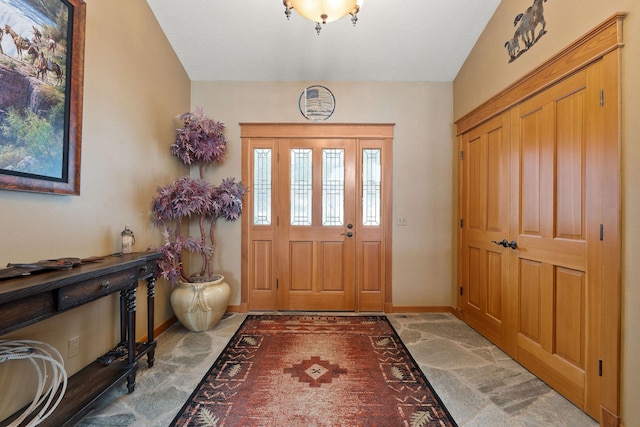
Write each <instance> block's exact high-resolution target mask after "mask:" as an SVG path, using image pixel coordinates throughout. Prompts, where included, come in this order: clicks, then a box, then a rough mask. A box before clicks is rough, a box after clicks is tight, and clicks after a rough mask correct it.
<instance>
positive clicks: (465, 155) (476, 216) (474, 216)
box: [459, 113, 510, 346]
mask: <svg viewBox="0 0 640 427" xmlns="http://www.w3.org/2000/svg"><path fill="white" fill-rule="evenodd" d="M509 118H510V117H509V114H508V113H505V114H502V115H500V116H497V117H496V118H494V119H492V120H490V121H488V122H486V123H484V124H482V125H480V126H478V127H477V128H475V129H473V130H471V131H469V132H467V133H466V134H464V135H463V136H462V141H461V154H460V157H461V160H460V161H461V172H462V174H461V175H462V206H461V209H462V214H461V218H463V220H462V221H463V222H462V224H461V226H462V251H461V283H460V287H461V289H460V304H459V307H460V308H461V309H462V318H463V320H464V321H465V322H467V323H469V324H470V325H471V326H473V327H474V328H475V329H477V330H478V331H480V332H481V333H482V334H483V335H484V336H486V337H487V338H489V339H490V340H491V341H493V342H494V343H495V344H497V345H499V346H502V345H503V337H504V331H505V330H504V322H505V308H506V298H507V297H506V293H507V284H508V280H509V252H510V249H509V248H508V247H506V246H505V243H504V242H508V241H509V240H507V239H508V238H509V179H510V176H509V161H510V157H509V150H510V144H509V138H510V131H509V129H510V123H509Z"/></svg>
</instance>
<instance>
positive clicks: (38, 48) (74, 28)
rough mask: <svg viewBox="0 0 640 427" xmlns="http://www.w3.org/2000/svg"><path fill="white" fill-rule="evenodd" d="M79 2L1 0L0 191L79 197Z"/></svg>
mask: <svg viewBox="0 0 640 427" xmlns="http://www.w3.org/2000/svg"><path fill="white" fill-rule="evenodd" d="M85 7H86V4H85V2H84V1H83V0H37V1H36V0H11V1H6V0H0V16H2V17H3V18H4V20H5V22H2V23H1V26H0V189H4V190H18V191H36V192H44V193H53V194H74V195H78V194H80V147H81V139H82V138H81V135H82V89H83V67H84V34H85V12H86V11H85Z"/></svg>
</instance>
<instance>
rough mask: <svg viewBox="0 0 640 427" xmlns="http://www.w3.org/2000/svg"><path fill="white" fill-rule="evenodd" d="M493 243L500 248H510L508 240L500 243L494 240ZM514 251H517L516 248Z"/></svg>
mask: <svg viewBox="0 0 640 427" xmlns="http://www.w3.org/2000/svg"><path fill="white" fill-rule="evenodd" d="M491 243H495V244H496V245H498V246H503V247H505V248H508V247H509V241H508V240H507V239H502V240H501V241H499V242H496V241H495V240H492V241H491ZM513 243H515V242H513ZM514 249H515V248H514Z"/></svg>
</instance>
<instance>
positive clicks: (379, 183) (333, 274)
mask: <svg viewBox="0 0 640 427" xmlns="http://www.w3.org/2000/svg"><path fill="white" fill-rule="evenodd" d="M242 137H243V175H242V180H243V182H244V183H245V184H246V185H247V186H248V187H249V188H250V192H249V193H248V195H247V197H246V198H245V209H244V211H243V214H242V221H243V225H242V226H243V248H242V262H243V265H242V269H243V270H242V271H243V276H242V282H243V283H242V295H241V297H242V303H243V305H244V304H246V306H245V307H246V309H247V310H298V311H306V310H313V311H383V310H385V307H390V306H391V218H392V217H391V201H392V190H391V189H392V182H391V177H392V164H393V161H392V150H391V143H392V138H393V125H386V124H385V125H376V124H368V125H358V124H356V125H348V124H339V125H326V124H322V125H317V124H316V125H314V124H243V125H242ZM245 307H243V308H245Z"/></svg>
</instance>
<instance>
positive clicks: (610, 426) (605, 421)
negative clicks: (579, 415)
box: [600, 406, 622, 427]
mask: <svg viewBox="0 0 640 427" xmlns="http://www.w3.org/2000/svg"><path fill="white" fill-rule="evenodd" d="M600 425H601V426H602V427H622V423H621V420H620V417H618V416H617V415H616V414H613V413H612V412H611V411H609V410H608V409H607V408H605V407H604V406H600Z"/></svg>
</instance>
